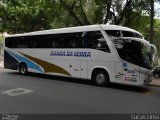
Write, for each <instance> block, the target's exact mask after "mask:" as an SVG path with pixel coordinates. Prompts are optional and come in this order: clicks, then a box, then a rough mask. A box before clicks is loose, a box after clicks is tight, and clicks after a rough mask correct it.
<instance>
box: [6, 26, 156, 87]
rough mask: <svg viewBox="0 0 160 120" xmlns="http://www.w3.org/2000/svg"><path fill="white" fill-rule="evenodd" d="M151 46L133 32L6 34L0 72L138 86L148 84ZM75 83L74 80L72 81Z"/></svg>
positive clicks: (92, 29) (94, 29)
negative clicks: (7, 71) (9, 71)
mask: <svg viewBox="0 0 160 120" xmlns="http://www.w3.org/2000/svg"><path fill="white" fill-rule="evenodd" d="M155 53H156V47H155V46H154V45H152V44H150V43H149V42H148V41H146V40H145V39H144V37H143V36H142V34H141V33H139V32H137V31H136V30H133V29H130V28H127V27H122V26H116V25H89V26H79V27H69V28H60V29H51V30H43V31H37V32H30V33H24V34H15V35H9V36H7V37H6V38H5V45H4V68H7V69H12V70H19V72H20V74H22V75H26V74H27V73H28V72H34V73H42V74H49V75H60V76H66V77H74V78H80V79H85V80H92V81H93V82H94V83H95V84H97V85H98V86H105V85H108V84H109V83H120V84H126V85H134V86H142V85H145V84H148V83H149V82H151V74H150V72H151V69H152V65H153V61H154V56H155ZM77 80H78V79H77Z"/></svg>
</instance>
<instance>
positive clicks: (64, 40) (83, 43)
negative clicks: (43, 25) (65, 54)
mask: <svg viewBox="0 0 160 120" xmlns="http://www.w3.org/2000/svg"><path fill="white" fill-rule="evenodd" d="M5 43H6V46H7V47H9V48H92V49H97V50H102V51H106V52H110V51H109V48H108V45H107V43H106V41H105V39H104V37H103V35H102V34H101V32H100V31H91V32H78V33H64V34H51V35H34V36H21V37H11V38H6V42H5Z"/></svg>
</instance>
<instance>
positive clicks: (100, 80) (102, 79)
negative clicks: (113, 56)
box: [96, 73, 105, 84]
mask: <svg viewBox="0 0 160 120" xmlns="http://www.w3.org/2000/svg"><path fill="white" fill-rule="evenodd" d="M96 81H97V83H98V84H101V83H103V82H105V75H104V74H102V73H99V74H98V75H97V76H96Z"/></svg>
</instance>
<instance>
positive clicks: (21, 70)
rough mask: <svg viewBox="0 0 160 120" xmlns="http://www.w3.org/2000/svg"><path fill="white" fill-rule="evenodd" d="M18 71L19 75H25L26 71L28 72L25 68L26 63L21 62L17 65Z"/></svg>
mask: <svg viewBox="0 0 160 120" xmlns="http://www.w3.org/2000/svg"><path fill="white" fill-rule="evenodd" d="M19 73H20V74H21V75H27V73H28V68H27V65H26V64H25V63H21V64H20V65H19Z"/></svg>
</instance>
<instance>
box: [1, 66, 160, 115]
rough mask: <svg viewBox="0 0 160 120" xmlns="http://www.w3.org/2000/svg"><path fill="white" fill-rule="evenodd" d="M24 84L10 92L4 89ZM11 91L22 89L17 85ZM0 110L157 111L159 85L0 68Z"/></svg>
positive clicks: (48, 112) (159, 95)
mask: <svg viewBox="0 0 160 120" xmlns="http://www.w3.org/2000/svg"><path fill="white" fill-rule="evenodd" d="M17 88H25V89H27V90H31V91H30V93H28V94H21V95H17V96H12V95H9V94H6V91H7V90H13V89H17ZM18 90H19V91H14V92H12V93H13V94H14V93H23V92H22V91H23V90H21V89H18ZM0 113H33V114H42V113H43V114H53V113H54V114H57V113H60V114H70V113H75V114H77V113H78V114H106V113H107V114H109V113H116V114H117V113H118V114H119V113H120V114H121V113H123V114H124V113H125V114H126V113H130V114H132V113H160V87H154V86H145V87H132V86H124V85H117V84H111V86H110V87H97V86H94V85H92V83H91V82H88V81H85V80H78V79H71V78H63V77H56V76H48V75H40V74H31V75H29V76H21V75H19V74H18V73H17V71H11V70H5V69H0Z"/></svg>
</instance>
